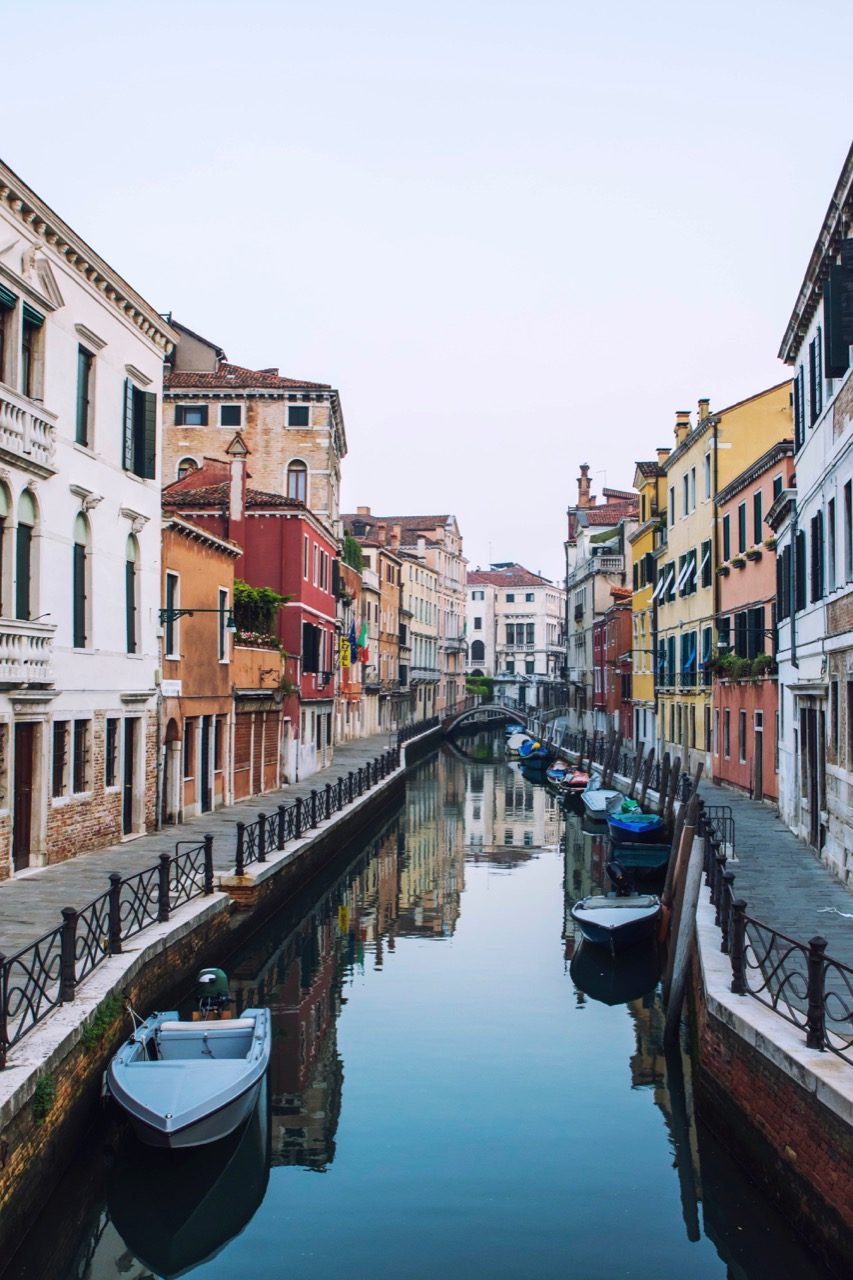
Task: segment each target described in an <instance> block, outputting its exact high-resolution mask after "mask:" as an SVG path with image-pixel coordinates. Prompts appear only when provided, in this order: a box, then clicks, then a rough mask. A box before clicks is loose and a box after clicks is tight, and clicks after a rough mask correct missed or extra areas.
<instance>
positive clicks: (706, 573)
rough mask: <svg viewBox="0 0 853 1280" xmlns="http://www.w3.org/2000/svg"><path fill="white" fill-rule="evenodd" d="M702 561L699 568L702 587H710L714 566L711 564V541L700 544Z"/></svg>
mask: <svg viewBox="0 0 853 1280" xmlns="http://www.w3.org/2000/svg"><path fill="white" fill-rule="evenodd" d="M701 554H702V561H701V564H700V566H699V572H700V576H701V578H702V586H703V587H710V586H711V584H712V583H713V581H714V566H713V565H712V564H711V539H710V538H709V539H708V540H707V542H703V543H702V552H701Z"/></svg>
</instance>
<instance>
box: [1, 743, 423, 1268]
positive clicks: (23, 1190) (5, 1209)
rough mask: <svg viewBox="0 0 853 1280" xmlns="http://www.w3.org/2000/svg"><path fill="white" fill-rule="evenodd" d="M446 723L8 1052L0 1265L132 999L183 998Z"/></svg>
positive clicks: (85, 1115) (124, 957)
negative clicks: (347, 800)
mask: <svg viewBox="0 0 853 1280" xmlns="http://www.w3.org/2000/svg"><path fill="white" fill-rule="evenodd" d="M440 737H441V734H440V731H438V730H436V731H432V732H430V733H428V734H425V735H423V736H422V737H419V738H416V739H414V740H412V741H410V742H408V743H407V744H406V745H405V746H404V747H403V748H402V750H403V753H404V755H403V758H404V760H405V764H404V765H402V766H401V767H400V768H398V769H396V770H395V771H394V772H393V773H391V774H389V775H388V777H386V778H385V779H383V780H382V781H381V782H380V783H378V784H377V785H376V786H375V787H374V788H373V789H372V790H371V791H369V792H367V793H366V794H365V795H363V796H361V797H360V798H359V799H357V800H355V801H353V803H352V804H350V805H347V807H346V808H345V809H344V810H342V811H341V812H339V813H336V814H335V815H334V816H333V817H331V818H329V819H328V820H326V821H324V822H321V823H320V825H319V827H318V828H317V829H315V830H312V832H311V833H310V834H309V835H307V836H306V837H305V838H303V839H301V840H299V841H297V842H294V843H293V844H292V845H291V846H290V847H289V848H288V849H287V851H286V852H282V853H270V854H269V855H268V861H267V862H265V863H262V864H260V863H256V864H254V865H252V866H251V868H250V869H249V870H248V871H247V873H246V874H245V875H243V876H240V877H236V876H223V877H221V879H220V891H219V892H217V893H214V894H213V895H212V896H211V897H206V898H197V899H195V900H194V901H192V902H190V903H188V904H187V905H186V906H184V907H182V908H180V909H178V910H176V911H174V912H173V914H172V918H171V919H170V920H169V921H168V923H164V924H155V925H152V926H151V927H150V928H149V929H146V930H145V931H144V932H143V933H141V934H138V935H137V936H136V937H135V938H134V939H133V940H132V942H130V943H128V944H125V949H124V950H123V952H122V953H121V954H120V955H116V956H110V957H109V958H108V959H107V960H105V961H104V962H103V964H101V965H100V966H99V967H98V968H97V969H95V970H94V972H93V973H92V974H91V975H90V977H89V978H88V979H87V980H86V982H85V983H84V984H83V985H82V986H81V987H80V988H79V989H78V991H77V997H76V999H75V1000H74V1002H73V1003H71V1004H65V1005H61V1006H60V1007H59V1008H58V1009H57V1010H56V1011H55V1012H54V1013H53V1014H52V1015H51V1016H50V1017H49V1018H47V1019H46V1020H45V1021H44V1022H43V1023H41V1024H40V1025H39V1026H38V1027H36V1028H35V1029H34V1030H33V1031H32V1032H31V1033H30V1034H29V1035H28V1036H26V1037H25V1039H23V1040H22V1041H21V1042H20V1044H19V1045H17V1046H16V1048H15V1050H14V1052H13V1053H12V1054H10V1057H9V1062H8V1066H7V1068H6V1070H5V1071H0V1267H2V1266H3V1265H4V1264H5V1263H7V1262H8V1261H9V1259H10V1258H11V1257H12V1255H13V1254H14V1252H15V1250H16V1249H17V1247H18V1246H19V1244H20V1243H21V1241H22V1240H23V1238H24V1236H25V1234H26V1232H27V1230H28V1228H29V1226H30V1225H31V1224H32V1222H33V1221H34V1220H35V1218H36V1217H37V1216H38V1214H39V1213H40V1212H41V1210H42V1209H43V1208H44V1206H45V1204H46V1202H47V1200H48V1198H49V1196H50V1192H51V1190H52V1188H53V1187H54V1185H55V1184H56V1182H57V1181H58V1179H59V1177H60V1175H61V1174H62V1172H63V1171H64V1170H65V1168H66V1167H67V1166H68V1164H69V1163H70V1161H71V1159H72V1158H73V1157H74V1155H75V1153H76V1151H77V1149H78V1146H79V1144H80V1143H81V1142H83V1141H85V1138H86V1132H87V1129H88V1128H89V1127H90V1125H91V1122H92V1119H93V1115H94V1112H95V1108H96V1107H97V1105H98V1100H99V1098H100V1096H101V1091H102V1081H103V1074H104V1071H105V1069H106V1066H107V1064H108V1062H109V1060H110V1058H111V1056H112V1055H113V1053H115V1051H116V1049H117V1048H118V1046H119V1045H120V1044H121V1042H122V1041H123V1040H124V1039H126V1037H127V1035H128V1027H129V1024H128V1016H127V1014H126V1012H125V1010H124V1002H125V999H127V1000H128V1001H129V1003H130V1004H131V1005H132V1007H133V1008H134V1009H136V1010H138V1011H140V1012H141V1013H143V1014H144V1013H147V1012H149V1011H150V1010H151V1009H152V1008H157V1007H160V1008H163V1007H169V1005H170V1004H172V1005H173V1004H174V1002H175V1000H174V997H175V993H176V992H178V991H182V990H183V991H185V990H186V988H187V986H188V984H189V983H190V982H191V981H192V978H193V977H194V975H195V973H196V972H197V971H198V969H199V968H202V967H203V966H204V965H206V964H209V963H212V962H213V961H215V960H221V958H222V957H223V955H227V954H228V952H229V951H231V950H233V949H234V948H235V947H236V946H238V945H240V944H241V943H242V942H243V941H244V940H245V939H246V938H247V937H248V936H249V935H250V934H251V933H253V932H254V931H255V930H256V929H257V928H259V927H260V925H262V924H263V923H264V921H265V920H266V919H267V918H268V917H269V916H270V915H271V914H272V913H273V912H275V911H277V910H278V909H279V908H280V907H281V905H282V904H283V902H285V901H286V900H287V898H288V897H289V896H290V895H292V894H293V893H294V892H296V890H298V889H300V888H302V887H303V886H304V885H305V884H306V883H307V882H308V881H310V880H311V879H312V878H313V876H315V875H316V874H318V872H320V871H321V870H322V869H323V868H324V867H327V866H329V865H331V864H332V863H333V862H334V861H335V859H336V857H337V856H338V855H339V853H340V851H341V849H342V848H343V846H344V845H346V844H347V843H349V842H351V841H352V840H353V839H354V838H355V837H356V836H358V835H359V833H360V832H362V831H364V830H365V828H367V827H368V826H369V825H371V824H372V823H374V822H376V821H377V819H379V818H381V816H382V815H383V813H385V812H387V810H388V809H389V808H390V807H391V806H392V805H393V804H394V803H395V801H396V800H397V799H398V797H399V795H400V793H401V791H402V788H403V786H404V781H405V775H406V772H407V770H408V769H409V768H410V767H411V766H412V764H414V763H415V762H416V761H417V760H419V759H422V758H423V756H424V755H426V754H428V753H429V752H430V751H432V750H434V749H435V747H436V745H437V743H438V741H439V740H440Z"/></svg>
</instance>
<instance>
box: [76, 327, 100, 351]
mask: <svg viewBox="0 0 853 1280" xmlns="http://www.w3.org/2000/svg"><path fill="white" fill-rule="evenodd" d="M74 332H75V333H76V334H77V337H78V338H82V339H83V341H84V342H85V343H86V345H87V346H88V347H91V348H92V349H93V350H94V351H95V352H96V353H97V352H98V351H103V349H104V347H105V346H106V345H107V340H106V338H99V337H98V335H97V334H96V333H93V332H92V330H91V329H87V328H86V326H85V325H84V324H75V326H74Z"/></svg>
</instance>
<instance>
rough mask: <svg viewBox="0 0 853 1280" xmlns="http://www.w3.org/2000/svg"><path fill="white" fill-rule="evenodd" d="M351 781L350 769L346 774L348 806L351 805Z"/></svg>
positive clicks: (351, 773)
mask: <svg viewBox="0 0 853 1280" xmlns="http://www.w3.org/2000/svg"><path fill="white" fill-rule="evenodd" d="M352 780H353V772H352V769H350V771H349V773H348V774H347V800H348V802H349V804H352V797H353V787H352Z"/></svg>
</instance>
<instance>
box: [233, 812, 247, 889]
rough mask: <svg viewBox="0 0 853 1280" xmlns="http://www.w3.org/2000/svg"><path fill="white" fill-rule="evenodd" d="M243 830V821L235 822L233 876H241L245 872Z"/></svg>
mask: <svg viewBox="0 0 853 1280" xmlns="http://www.w3.org/2000/svg"><path fill="white" fill-rule="evenodd" d="M245 830H246V824H245V822H238V823H237V849H236V851H235V855H234V874H235V876H242V875H244V874H245V871H246V863H245V860H244V859H245V846H244V843H243V842H244V840H245V835H244V833H245Z"/></svg>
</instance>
